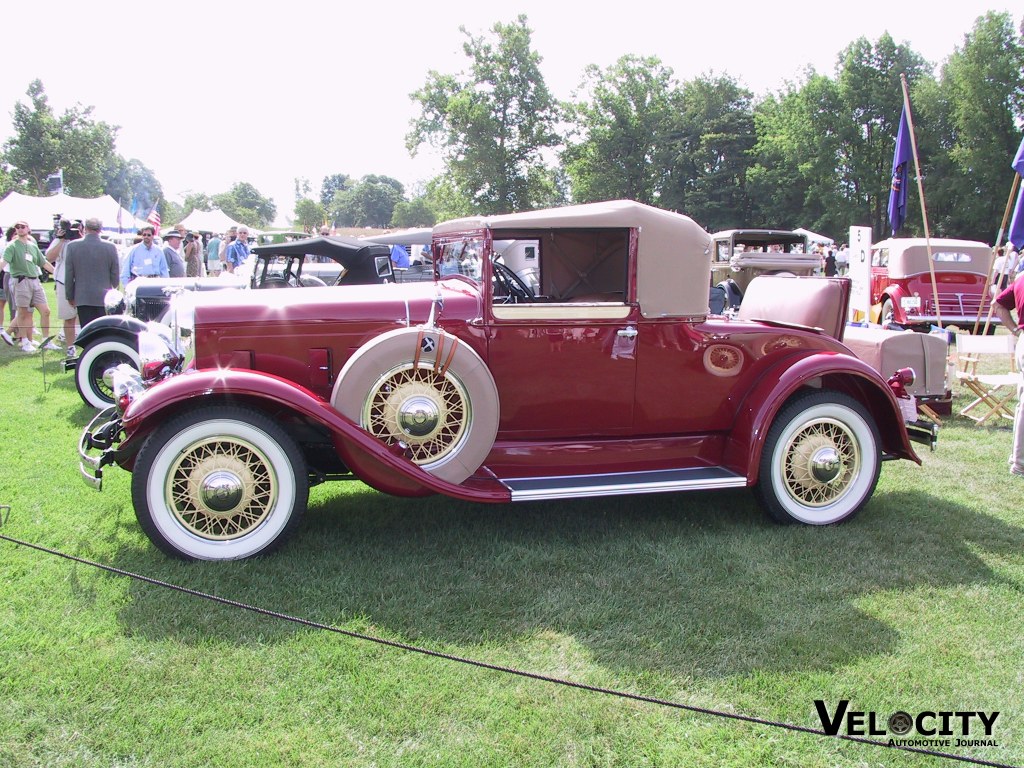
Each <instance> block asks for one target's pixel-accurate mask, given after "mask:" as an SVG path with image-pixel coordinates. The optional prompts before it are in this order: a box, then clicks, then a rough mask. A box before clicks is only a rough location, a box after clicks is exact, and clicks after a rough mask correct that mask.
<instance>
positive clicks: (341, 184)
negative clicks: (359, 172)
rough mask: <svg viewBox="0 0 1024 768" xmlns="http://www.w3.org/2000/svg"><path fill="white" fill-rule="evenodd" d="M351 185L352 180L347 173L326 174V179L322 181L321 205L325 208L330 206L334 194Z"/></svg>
mask: <svg viewBox="0 0 1024 768" xmlns="http://www.w3.org/2000/svg"><path fill="white" fill-rule="evenodd" d="M351 186H352V180H351V179H350V178H349V176H348V174H347V173H333V174H331V175H330V176H324V180H323V181H322V182H321V183H320V205H322V206H323V207H324V208H325V209H326V208H329V207H330V205H331V201H332V200H333V199H334V196H335V195H336V194H337V193H338V192H341V191H342V190H345V189H348V188H349V187H351Z"/></svg>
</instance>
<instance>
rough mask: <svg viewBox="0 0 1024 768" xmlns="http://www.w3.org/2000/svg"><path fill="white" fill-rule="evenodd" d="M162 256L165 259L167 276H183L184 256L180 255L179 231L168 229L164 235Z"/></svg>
mask: <svg viewBox="0 0 1024 768" xmlns="http://www.w3.org/2000/svg"><path fill="white" fill-rule="evenodd" d="M164 258H165V259H167V276H168V277H184V276H185V258H184V257H183V256H182V255H181V232H179V231H178V230H176V229H172V230H169V231H168V232H167V234H165V235H164Z"/></svg>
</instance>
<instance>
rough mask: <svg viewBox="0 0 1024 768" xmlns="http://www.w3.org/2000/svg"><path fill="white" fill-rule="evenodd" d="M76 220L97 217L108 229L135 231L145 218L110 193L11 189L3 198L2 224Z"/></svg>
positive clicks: (41, 225)
mask: <svg viewBox="0 0 1024 768" xmlns="http://www.w3.org/2000/svg"><path fill="white" fill-rule="evenodd" d="M58 214H59V215H60V216H61V217H62V218H65V219H69V220H71V221H74V220H75V219H81V220H83V221H84V220H85V219H89V218H97V219H99V220H100V221H102V222H103V229H104V231H106V232H117V231H118V230H119V229H120V231H122V232H134V231H135V230H136V229H138V228H139V227H140V226H142V224H143V222H141V221H139V220H137V219H136V218H135V217H134V216H132V215H131V214H130V213H129V212H128V211H127V210H125V209H124V208H123V207H121V206H120V205H118V202H117V200H115V199H114V198H112V197H111V196H110V195H103V196H102V197H72V196H71V195H65V194H64V193H61V194H58V195H50V196H48V197H32V196H31V195H23V194H21V193H20V192H11V193H9V194H8V195H7V197H5V198H4V199H3V200H0V225H3V226H5V227H9V226H10V225H11V224H13V223H14V222H15V221H18V220H19V219H20V220H23V221H27V222H28V225H29V227H31V228H32V229H34V230H47V229H52V228H53V217H54V216H56V215H58Z"/></svg>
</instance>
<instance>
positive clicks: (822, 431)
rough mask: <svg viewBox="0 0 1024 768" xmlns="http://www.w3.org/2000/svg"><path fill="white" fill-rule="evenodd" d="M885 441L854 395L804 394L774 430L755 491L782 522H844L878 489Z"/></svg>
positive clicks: (778, 419) (781, 414)
mask: <svg viewBox="0 0 1024 768" xmlns="http://www.w3.org/2000/svg"><path fill="white" fill-rule="evenodd" d="M879 446H880V441H879V437H878V430H877V428H876V427H875V423H874V420H873V419H872V418H871V416H870V414H869V413H868V412H867V410H866V409H865V408H864V406H863V405H861V404H860V403H859V402H857V401H856V400H854V399H853V398H852V397H849V396H848V395H845V394H842V393H840V392H832V391H828V390H821V391H815V392H810V393H807V394H804V395H800V396H798V397H797V398H795V399H794V400H793V401H791V402H790V403H789V404H787V405H786V406H785V407H784V408H783V409H782V410H781V411H780V412H779V414H778V416H777V417H776V419H775V421H774V422H773V423H772V426H771V428H770V429H769V430H768V436H767V438H766V440H765V446H764V452H763V453H762V455H761V463H760V472H759V478H758V483H757V485H756V486H755V488H754V491H755V494H756V495H757V498H758V501H759V502H760V503H761V506H762V507H763V508H764V510H765V512H767V514H768V516H769V517H771V518H772V519H773V520H775V521H777V522H780V523H794V522H799V523H805V524H807V525H830V524H833V523H839V522H842V521H843V520H847V519H849V518H850V517H852V516H853V515H855V514H856V513H857V512H858V511H859V510H860V508H861V507H862V506H864V504H865V503H866V502H867V500H868V499H869V498H870V497H871V494H872V493H873V492H874V490H875V485H876V483H877V482H878V475H879V471H880V469H881V459H882V456H881V449H880V447H879Z"/></svg>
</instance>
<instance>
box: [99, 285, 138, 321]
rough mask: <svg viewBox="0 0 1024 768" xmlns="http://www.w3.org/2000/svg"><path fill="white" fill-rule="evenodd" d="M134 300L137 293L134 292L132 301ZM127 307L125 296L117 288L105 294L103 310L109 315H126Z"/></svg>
mask: <svg viewBox="0 0 1024 768" xmlns="http://www.w3.org/2000/svg"><path fill="white" fill-rule="evenodd" d="M134 298H135V292H134V291H132V299H134ZM126 306H127V305H126V303H125V295H124V294H123V293H121V292H120V291H119V290H117V289H116V288H111V289H110V290H108V291H107V292H106V293H104V294H103V309H105V310H106V312H107V314H108V315H120V314H124V311H125V308H126Z"/></svg>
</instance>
